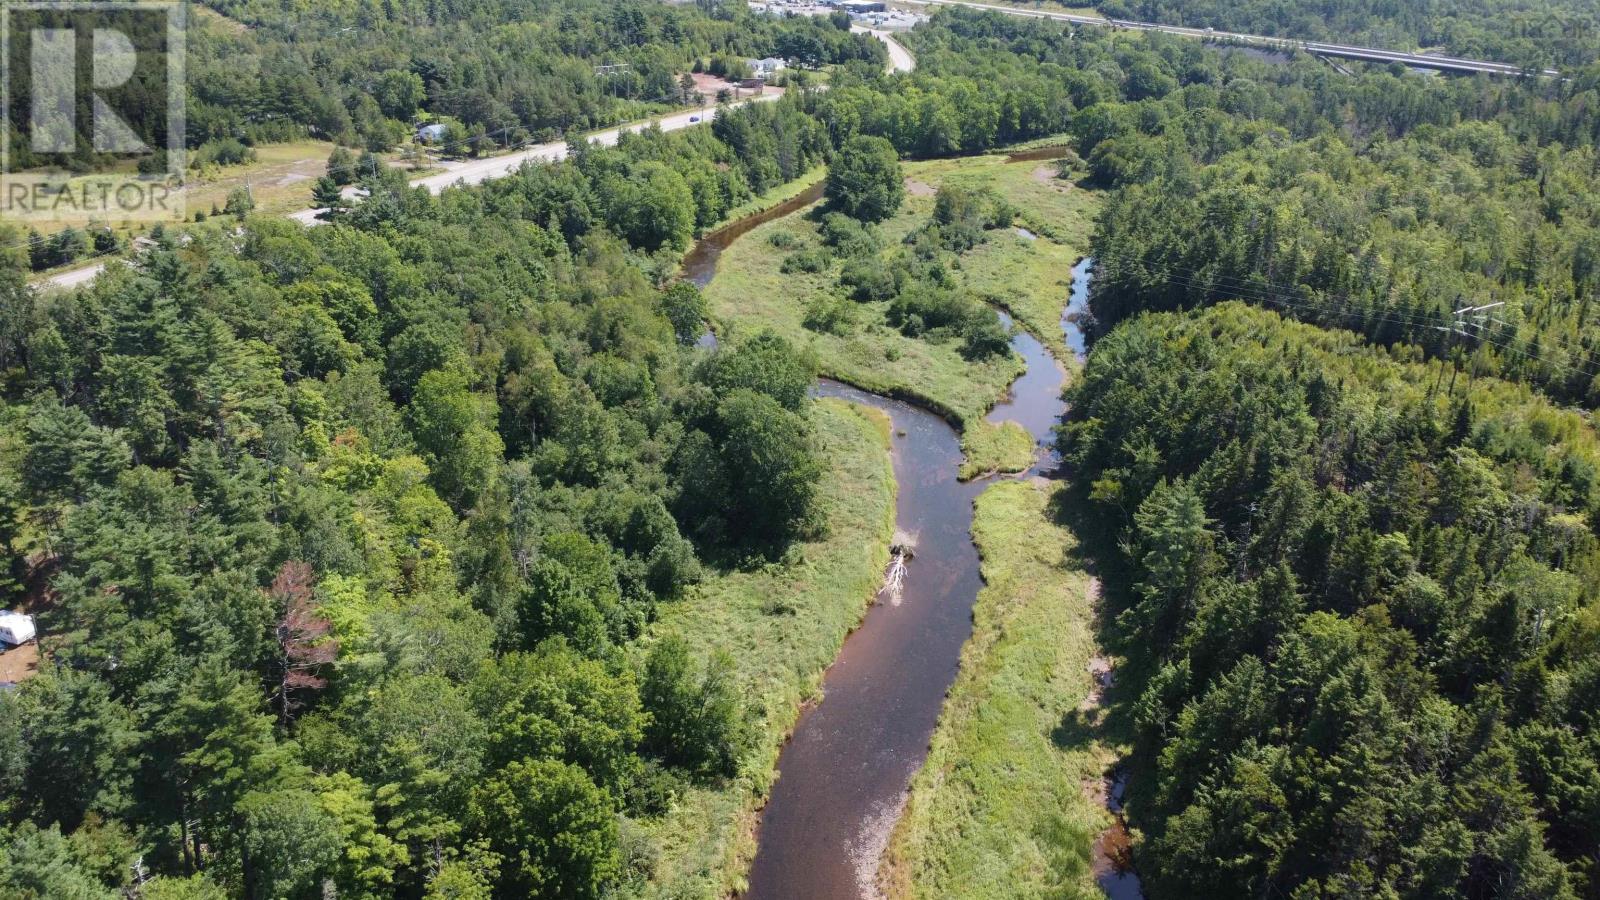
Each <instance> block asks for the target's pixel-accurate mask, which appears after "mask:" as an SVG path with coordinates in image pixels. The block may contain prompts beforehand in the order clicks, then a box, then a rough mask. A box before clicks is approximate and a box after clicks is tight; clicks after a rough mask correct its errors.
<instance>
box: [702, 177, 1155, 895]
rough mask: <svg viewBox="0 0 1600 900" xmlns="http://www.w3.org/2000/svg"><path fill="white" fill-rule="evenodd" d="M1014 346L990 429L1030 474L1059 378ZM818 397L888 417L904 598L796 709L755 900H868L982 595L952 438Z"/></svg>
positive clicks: (1083, 290)
mask: <svg viewBox="0 0 1600 900" xmlns="http://www.w3.org/2000/svg"><path fill="white" fill-rule="evenodd" d="M820 195H821V187H820V186H818V187H816V188H813V189H810V190H808V191H806V192H805V193H802V194H800V195H799V196H797V197H795V198H793V199H791V200H788V201H785V202H784V203H781V204H779V205H777V206H775V207H773V208H772V209H770V210H767V211H765V212H762V213H759V214H757V215H754V216H751V217H749V218H746V219H744V220H741V221H739V222H736V223H734V224H732V225H729V226H727V227H724V228H722V229H720V230H718V231H716V232H713V233H712V234H710V235H708V236H707V237H706V238H704V239H703V240H702V241H701V242H700V243H699V244H697V245H696V247H695V248H694V249H693V250H692V251H691V252H690V254H689V256H688V257H687V258H686V260H685V263H684V270H683V277H684V278H685V279H686V280H689V281H692V282H693V283H695V284H697V285H700V286H702V287H704V286H705V285H707V284H709V283H710V281H711V279H712V277H713V276H714V275H715V273H716V265H717V260H718V258H719V257H720V256H721V254H722V252H723V251H724V250H725V249H727V248H728V247H729V246H730V245H731V244H732V243H733V241H735V240H737V239H738V238H739V237H741V236H742V235H744V234H746V233H748V232H749V231H750V230H751V229H753V228H755V227H756V226H758V225H760V224H762V223H763V222H768V221H771V220H773V219H776V218H778V217H780V216H784V215H788V214H790V213H792V212H795V211H797V210H799V209H802V208H804V207H805V206H808V205H810V204H811V203H813V202H815V201H816V200H817V199H818V197H820ZM1073 276H1074V279H1073V286H1072V303H1071V305H1069V307H1068V310H1067V313H1066V315H1064V316H1063V326H1064V327H1067V331H1068V333H1067V340H1068V344H1069V346H1071V347H1072V348H1073V349H1074V350H1077V351H1078V352H1079V353H1081V352H1082V347H1083V341H1082V336H1081V335H1079V334H1077V333H1076V332H1077V328H1076V326H1075V325H1072V324H1071V322H1072V321H1075V316H1074V312H1076V311H1078V310H1081V309H1082V308H1083V306H1084V303H1085V301H1086V299H1087V296H1088V291H1087V279H1088V277H1089V261H1088V260H1085V261H1084V262H1083V263H1081V264H1080V265H1079V266H1078V267H1076V268H1074V270H1073ZM1075 307H1076V309H1074V308H1075ZM1008 324H1009V319H1008ZM702 342H703V343H705V344H708V345H714V344H715V338H714V337H712V336H711V335H709V333H708V335H707V336H706V338H704V339H703V341H702ZM1012 348H1013V349H1014V350H1015V351H1016V352H1017V353H1019V354H1020V355H1021V356H1022V358H1023V359H1024V360H1025V361H1026V362H1027V371H1026V372H1025V373H1024V374H1023V375H1022V376H1021V377H1019V378H1018V379H1017V380H1016V382H1014V383H1013V384H1012V387H1011V390H1010V392H1009V395H1008V397H1007V398H1006V399H1005V400H1003V401H1002V402H1001V403H999V404H997V405H996V406H995V408H994V409H993V410H992V411H991V412H990V414H989V416H988V418H989V420H990V421H994V422H999V421H1006V420H1010V421H1015V422H1017V423H1019V424H1021V425H1022V426H1023V427H1024V428H1026V429H1027V430H1028V432H1029V433H1030V434H1032V435H1033V436H1034V439H1035V440H1036V441H1037V442H1038V443H1039V445H1040V453H1039V461H1038V463H1037V464H1036V465H1035V467H1034V469H1033V470H1032V471H1034V472H1040V471H1043V470H1046V469H1050V468H1054V465H1055V457H1054V455H1053V450H1051V449H1050V448H1051V446H1052V445H1053V443H1054V435H1053V431H1052V429H1053V426H1054V425H1055V424H1056V423H1057V422H1058V421H1060V418H1061V415H1062V414H1063V413H1064V412H1065V405H1064V404H1063V403H1062V401H1061V388H1062V385H1063V382H1064V380H1065V377H1066V372H1065V370H1064V369H1063V367H1062V366H1061V364H1060V362H1059V361H1057V360H1056V359H1055V358H1054V357H1053V356H1051V354H1050V352H1049V351H1048V350H1046V349H1045V347H1044V346H1043V345H1042V344H1041V343H1040V342H1039V341H1038V340H1037V339H1035V338H1034V337H1033V336H1032V335H1030V334H1028V333H1026V332H1024V331H1022V330H1020V329H1018V330H1016V331H1015V332H1014V334H1013V338H1012ZM813 393H814V394H815V395H816V396H821V397H841V398H844V399H846V400H849V401H851V402H854V403H859V404H862V405H863V406H870V407H874V408H876V409H881V410H883V411H884V412H886V413H888V415H889V417H890V419H891V420H892V422H893V431H892V433H893V440H892V448H891V450H892V457H893V463H894V474H895V478H896V480H897V482H898V483H899V492H898V495H897V499H896V511H895V512H896V517H895V525H896V532H897V534H896V541H897V543H900V544H903V545H908V546H909V547H910V548H911V550H912V553H913V555H912V557H911V562H910V563H909V564H908V566H907V568H906V574H905V578H904V581H903V583H902V584H901V586H900V589H899V590H898V591H895V592H894V593H893V594H892V595H891V594H889V593H888V592H887V591H886V592H885V593H881V594H880V595H879V596H878V598H877V602H876V603H874V604H873V606H872V608H871V609H870V610H869V611H868V612H867V615H866V617H865V619H864V620H863V622H862V624H861V627H860V628H858V629H857V630H856V631H855V632H854V633H852V634H851V635H850V637H849V638H848V639H847V640H846V641H845V644H844V647H843V648H842V649H841V650H840V652H839V655H838V657H837V658H836V659H835V660H834V663H833V665H832V666H831V667H830V668H829V669H828V672H827V674H826V676H825V678H824V681H823V700H822V701H821V702H820V703H818V704H816V705H815V706H812V707H810V708H808V709H807V710H806V711H804V712H803V713H802V714H801V717H800V720H799V722H798V724H797V725H796V728H795V732H794V735H793V736H792V738H791V739H790V740H789V742H788V743H787V744H786V745H785V746H784V748H783V751H782V753H781V755H780V756H779V758H778V769H779V771H780V772H781V777H780V778H778V779H777V781H776V782H775V783H774V784H773V788H772V792H771V795H770V797H769V798H768V802H767V804H766V807H765V809H764V810H763V812H762V815H761V822H760V831H759V846H758V849H757V852H756V858H755V861H754V863H753V864H752V867H751V870H750V879H749V888H748V891H747V892H746V894H745V895H744V896H745V897H747V898H756V900H782V898H797V900H801V898H803V900H818V898H829V900H832V898H840V900H842V898H869V897H874V896H876V895H877V893H878V892H877V889H876V886H875V879H876V875H877V870H878V864H879V861H880V859H881V858H882V855H883V851H884V849H885V847H886V846H887V844H888V840H889V835H890V833H891V832H892V831H893V829H894V825H895V822H896V821H897V819H898V818H899V815H900V811H901V807H902V804H903V802H904V798H905V792H906V789H907V787H908V786H909V785H910V783H911V779H912V776H914V775H915V774H916V772H917V769H918V768H919V767H920V766H921V765H922V762H923V760H924V759H925V758H926V756H927V751H928V741H929V739H930V738H931V736H932V734H933V729H934V725H935V724H936V723H937V720H938V717H939V711H940V709H941V708H942V706H943V704H944V699H945V692H946V691H947V690H948V689H949V687H950V684H951V683H952V682H953V681H954V680H955V676H956V670H957V666H958V663H959V660H960V656H961V648H962V646H963V645H964V644H965V643H966V641H967V639H968V637H970V636H971V634H972V606H973V603H974V602H975V601H976V599H977V595H978V589H979V588H980V587H981V586H982V577H981V576H980V574H979V559H978V552H977V548H976V547H974V546H973V543H972V535H971V528H972V503H973V500H975V499H976V498H977V496H978V494H980V493H982V491H983V490H984V488H985V487H987V486H988V480H977V481H973V482H961V481H959V480H957V478H956V472H957V470H958V469H959V468H960V464H961V459H962V457H961V438H960V435H959V434H958V433H957V432H956V431H955V429H953V428H951V427H950V425H949V424H948V423H947V422H946V421H945V420H944V419H942V418H941V417H939V416H937V415H935V414H933V413H931V412H929V411H927V410H925V409H923V408H921V407H918V406H915V405H913V404H910V403H906V402H904V401H900V400H893V399H889V398H886V397H881V396H878V395H876V394H870V393H867V392H865V391H862V390H858V389H857V388H854V387H851V386H849V385H846V384H841V383H839V382H836V381H831V380H828V379H822V380H820V381H819V382H818V384H817V386H816V388H815V389H814V391H813ZM1097 868H1098V867H1097ZM1130 877H1131V876H1130Z"/></svg>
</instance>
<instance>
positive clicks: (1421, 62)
mask: <svg viewBox="0 0 1600 900" xmlns="http://www.w3.org/2000/svg"><path fill="white" fill-rule="evenodd" d="M899 2H902V3H907V4H911V5H914V6H966V7H969V8H971V9H987V10H993V11H995V12H999V13H1005V14H1006V15H1008V16H1021V17H1024V18H1030V19H1054V20H1056V21H1060V22H1070V23H1072V24H1074V25H1094V26H1097V27H1101V28H1126V29H1129V30H1131V31H1159V32H1161V33H1163V34H1175V35H1179V36H1182V37H1192V38H1200V39H1202V40H1212V41H1231V42H1234V43H1240V44H1249V45H1251V46H1256V47H1267V48H1270V49H1279V50H1292V49H1299V50H1304V51H1306V52H1307V53H1312V54H1315V55H1317V56H1333V57H1338V58H1339V59H1353V60H1359V61H1362V62H1379V63H1391V62H1397V63H1400V64H1401V65H1406V66H1411V67H1413V68H1418V69H1435V70H1437V71H1441V72H1464V73H1469V74H1477V73H1482V74H1485V75H1511V76H1517V77H1521V76H1524V75H1529V74H1534V75H1544V76H1549V77H1552V78H1554V77H1559V76H1560V75H1561V73H1560V72H1558V71H1556V70H1555V69H1543V70H1540V71H1537V72H1533V73H1530V72H1527V71H1525V70H1524V69H1523V68H1522V67H1521V66H1514V65H1511V64H1510V63H1501V62H1491V61H1488V60H1481V59H1463V58H1461V57H1456V56H1432V55H1429V54H1426V53H1404V52H1401V51H1398V50H1382V49H1378V48H1375V47H1356V46H1353V45H1350V44H1329V43H1325V42H1322V41H1303V40H1299V39H1297V38H1281V37H1267V36H1265V35H1259V34H1240V33H1238V32H1233V31H1216V30H1214V29H1210V28H1186V27H1184V26H1181V25H1156V24H1154V23H1151V22H1130V21H1127V20H1125V19H1107V18H1103V17H1101V16H1085V15H1080V14H1077V13H1064V12H1046V11H1044V10H1035V9H1018V8H1016V7H1013V6H996V5H994V4H992V3H969V2H966V0H899Z"/></svg>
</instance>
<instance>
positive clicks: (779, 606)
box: [641, 400, 895, 898]
mask: <svg viewBox="0 0 1600 900" xmlns="http://www.w3.org/2000/svg"><path fill="white" fill-rule="evenodd" d="M814 409H815V414H814V421H815V423H816V430H817V436H818V439H819V443H820V445H821V450H822V453H823V458H825V459H827V460H828V461H829V465H828V470H827V475H826V476H825V477H824V479H823V486H822V498H823V499H822V502H823V504H824V509H825V511H826V513H827V516H826V518H827V522H828V533H827V534H826V535H825V536H824V537H822V538H821V539H819V540H817V541H814V542H811V543H807V544H805V545H803V546H802V548H801V550H802V552H801V553H800V554H799V559H798V560H794V561H790V562H787V563H785V564H781V565H780V564H775V565H772V566H768V567H767V568H766V569H764V570H759V571H754V572H729V573H722V574H718V575H715V576H713V577H711V578H710V579H708V581H707V582H706V583H705V584H703V585H701V586H700V588H699V589H698V590H697V591H696V592H695V593H694V595H693V596H691V597H689V598H687V599H685V600H683V601H681V602H679V603H676V604H673V605H671V606H667V607H664V608H663V610H662V613H661V618H660V620H659V622H657V624H656V626H655V631H656V633H658V634H660V633H665V632H676V633H679V634H682V635H684V636H686V637H687V638H688V639H689V640H690V641H691V642H692V644H693V645H694V646H695V648H696V650H697V651H698V652H700V653H702V654H706V655H709V654H711V653H713V652H715V651H718V650H725V651H727V652H728V653H730V654H732V655H733V658H734V659H735V661H736V663H737V666H738V672H737V675H738V679H739V682H740V684H741V685H742V686H743V688H744V692H745V696H746V698H747V702H749V703H750V704H751V705H752V706H753V707H754V709H755V711H756V713H757V718H756V726H757V729H758V740H757V743H756V746H755V747H754V749H753V750H752V751H751V752H750V754H749V755H748V756H747V757H746V759H745V762H744V766H743V774H741V775H740V777H738V778H737V779H734V780H733V781H732V782H730V783H728V784H726V785H722V786H720V787H716V788H709V787H695V788H691V789H690V790H689V791H688V792H687V795H686V796H683V797H681V798H680V799H679V801H678V803H677V804H676V805H675V806H674V808H673V809H672V810H671V812H669V813H668V814H667V815H666V816H664V817H662V818H661V819H659V820H655V821H650V822H645V823H642V825H643V827H644V829H645V831H646V834H647V835H648V838H649V839H650V841H651V842H652V843H653V844H654V846H655V848H656V850H657V852H658V858H659V863H658V869H657V872H656V877H655V879H654V880H653V881H652V883H651V885H650V887H649V889H648V890H647V891H646V893H645V896H649V897H663V898H665V897H671V898H689V897H695V898H720V897H723V896H726V895H727V894H729V893H730V892H731V891H732V890H734V889H736V888H739V887H742V884H741V882H742V879H743V877H744V871H745V869H746V866H747V864H748V862H749V860H750V858H751V857H752V855H753V854H754V851H755V841H754V836H753V825H754V821H755V811H756V809H757V806H758V803H759V801H760V798H762V797H764V796H765V795H766V792H767V790H768V788H769V787H770V785H771V783H772V779H773V774H774V770H775V768H776V766H777V762H778V750H779V749H780V748H781V747H782V745H783V741H784V739H785V738H786V737H787V736H788V734H789V732H790V731H791V730H792V729H793V727H794V723H795V720H796V718H797V717H798V716H799V712H800V707H801V704H802V703H804V702H805V701H806V700H808V699H810V698H811V697H813V696H815V694H816V693H817V690H818V688H819V687H820V685H821V683H822V675H823V672H824V671H826V669H827V667H828V665H829V663H831V662H832V661H833V659H834V657H835V656H836V655H837V654H838V652H839V648H840V647H841V646H842V645H843V644H844V639H845V637H846V636H847V635H848V634H849V633H850V632H851V631H852V630H853V629H854V628H855V627H856V626H857V625H858V624H859V623H860V621H861V618H862V616H863V615H865V614H866V611H867V609H868V607H869V605H870V602H871V600H872V597H873V595H874V594H876V593H877V590H878V588H879V587H880V586H881V585H882V581H883V569H884V566H885V565H886V564H887V562H888V559H889V541H890V539H891V537H892V535H893V532H894V495H895V483H894V472H893V469H892V468H891V466H890V463H889V454H888V447H889V419H888V417H887V416H886V415H884V414H883V413H881V412H878V411H876V410H872V409H867V408H864V407H858V406H852V405H850V404H847V403H844V402H843V401H839V400H822V401H819V402H818V403H816V405H815V407H814ZM641 652H643V650H642V649H641Z"/></svg>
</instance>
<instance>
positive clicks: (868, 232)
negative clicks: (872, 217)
mask: <svg viewBox="0 0 1600 900" xmlns="http://www.w3.org/2000/svg"><path fill="white" fill-rule="evenodd" d="M817 231H818V233H819V234H820V235H821V236H822V242H823V243H824V244H826V245H828V246H829V247H832V248H833V249H834V251H835V252H837V253H838V254H839V255H840V256H844V257H856V256H867V255H869V254H873V253H877V252H878V251H879V250H880V249H882V247H883V240H882V238H880V237H879V236H878V229H877V228H876V227H874V226H872V225H869V224H866V223H864V222H858V221H856V220H855V219H852V218H850V217H849V216H846V215H843V214H841V213H828V214H827V215H826V216H823V217H822V224H821V226H820V227H819V228H818V229H817Z"/></svg>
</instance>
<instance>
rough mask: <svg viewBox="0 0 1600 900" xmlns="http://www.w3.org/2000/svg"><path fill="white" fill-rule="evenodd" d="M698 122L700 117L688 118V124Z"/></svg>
mask: <svg viewBox="0 0 1600 900" xmlns="http://www.w3.org/2000/svg"><path fill="white" fill-rule="evenodd" d="M698 121H700V117H699V116H690V117H689V122H690V123H691V124H693V123H695V122H698Z"/></svg>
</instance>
